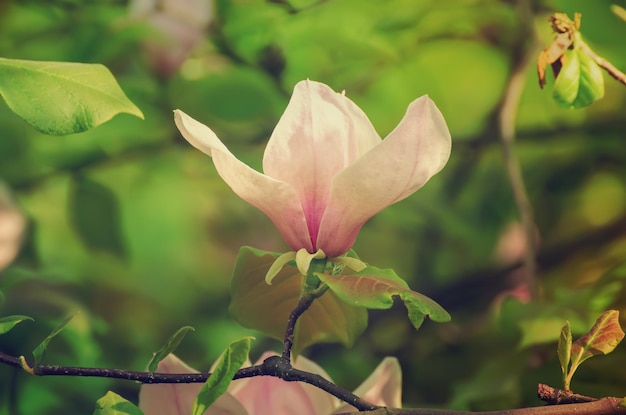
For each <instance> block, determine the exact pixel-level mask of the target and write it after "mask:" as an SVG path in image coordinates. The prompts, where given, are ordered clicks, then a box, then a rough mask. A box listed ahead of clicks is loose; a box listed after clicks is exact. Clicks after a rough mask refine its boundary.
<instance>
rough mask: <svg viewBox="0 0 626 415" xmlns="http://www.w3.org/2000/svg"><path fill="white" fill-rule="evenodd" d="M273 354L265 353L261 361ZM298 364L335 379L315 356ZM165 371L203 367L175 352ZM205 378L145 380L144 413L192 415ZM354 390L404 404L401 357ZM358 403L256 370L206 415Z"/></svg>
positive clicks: (312, 410)
mask: <svg viewBox="0 0 626 415" xmlns="http://www.w3.org/2000/svg"><path fill="white" fill-rule="evenodd" d="M271 355H273V353H265V354H264V355H263V356H261V358H260V359H259V361H258V362H257V363H256V364H260V363H261V362H263V360H265V359H266V358H268V357H269V356H271ZM294 367H296V368H298V369H300V370H305V371H307V372H310V373H314V374H318V375H320V376H323V377H324V378H326V379H330V378H329V376H328V374H327V373H326V372H325V371H324V369H322V368H321V367H319V366H318V365H317V364H315V363H314V362H312V361H311V360H309V359H307V358H305V357H302V356H299V357H298V358H297V359H296V361H295V362H294ZM157 372H159V373H181V374H182V373H197V372H196V371H195V370H194V369H192V368H190V367H189V366H187V365H186V364H185V363H183V362H182V361H181V360H180V359H179V358H178V357H176V356H175V355H173V354H170V355H168V356H167V357H166V358H165V359H164V360H162V361H161V362H160V363H159V367H158V369H157ZM201 388H202V384H193V383H191V384H174V383H171V384H157V385H147V384H146V385H142V386H141V390H140V391H139V408H140V409H141V410H142V411H143V413H144V415H188V414H190V413H192V409H193V403H194V400H195V399H196V396H197V395H198V393H199V392H200V389H201ZM354 393H355V394H356V395H358V396H360V397H362V398H363V399H365V400H366V401H368V402H370V403H372V404H374V405H379V406H387V407H390V408H398V407H400V406H401V405H402V401H401V393H402V374H401V371H400V365H399V364H398V361H397V360H396V359H395V358H391V357H387V358H385V359H384V360H383V361H382V362H381V363H380V364H379V365H378V367H377V368H376V369H375V370H374V372H372V374H371V375H370V376H369V377H368V378H367V380H366V381H365V382H363V384H362V385H361V386H359V387H358V388H357V389H356V390H355V391H354ZM354 410H356V409H355V408H352V407H351V406H349V405H347V404H343V405H342V404H341V403H340V401H339V400H338V399H336V398H334V397H333V396H332V395H329V394H328V393H326V392H324V391H322V390H321V389H318V388H316V387H314V386H311V385H309V384H306V383H302V382H286V381H283V380H282V379H278V378H275V377H271V376H256V377H252V378H245V379H238V380H235V381H233V382H232V383H231V384H230V386H229V388H228V391H227V392H226V393H225V394H224V395H222V396H220V397H219V398H218V399H217V401H215V403H214V404H213V405H211V407H210V408H209V409H208V410H207V412H205V415H291V414H298V415H330V414H332V413H341V412H347V411H354Z"/></svg>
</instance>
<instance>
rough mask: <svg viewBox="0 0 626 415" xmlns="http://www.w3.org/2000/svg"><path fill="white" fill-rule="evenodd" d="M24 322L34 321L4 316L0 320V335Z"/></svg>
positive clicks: (20, 317) (24, 317)
mask: <svg viewBox="0 0 626 415" xmlns="http://www.w3.org/2000/svg"><path fill="white" fill-rule="evenodd" d="M24 320H30V321H34V320H33V319H32V318H31V317H28V316H6V317H2V318H0V334H4V333H6V332H8V331H9V330H11V329H12V328H13V327H15V325H16V324H18V323H21V322H22V321H24Z"/></svg>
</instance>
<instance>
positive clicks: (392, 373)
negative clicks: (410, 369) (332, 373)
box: [335, 357, 402, 413]
mask: <svg viewBox="0 0 626 415" xmlns="http://www.w3.org/2000/svg"><path fill="white" fill-rule="evenodd" d="M354 393H355V394H356V395H357V396H360V397H361V398H363V399H365V400H366V401H368V402H370V403H372V404H374V405H379V406H386V407H389V408H401V407H402V370H401V369H400V364H399V363H398V359H396V358H395V357H386V358H385V359H383V361H382V362H380V364H379V365H378V367H377V368H376V369H374V371H373V372H372V374H371V375H370V376H369V377H368V378H367V379H366V380H365V381H364V382H363V383H362V384H361V385H360V386H359V387H358V388H356V389H355V391H354ZM355 410H356V408H353V407H352V406H350V405H347V404H346V405H343V406H342V407H341V408H339V409H337V410H336V411H335V413H341V412H351V411H355Z"/></svg>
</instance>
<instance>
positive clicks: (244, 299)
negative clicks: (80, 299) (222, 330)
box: [229, 247, 367, 355]
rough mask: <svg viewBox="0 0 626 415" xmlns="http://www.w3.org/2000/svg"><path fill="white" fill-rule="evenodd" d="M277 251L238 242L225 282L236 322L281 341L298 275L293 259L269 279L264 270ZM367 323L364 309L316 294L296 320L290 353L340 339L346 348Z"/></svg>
mask: <svg viewBox="0 0 626 415" xmlns="http://www.w3.org/2000/svg"><path fill="white" fill-rule="evenodd" d="M278 256H280V254H278V253H273V252H266V251H262V250H259V249H255V248H251V247H242V248H241V249H240V250H239V255H238V256H237V263H236V265H235V270H234V271H233V279H232V281H231V303H230V307H229V310H230V313H231V314H232V316H233V317H234V318H235V320H237V322H239V323H240V324H241V325H242V326H244V327H247V328H251V329H255V330H259V331H261V332H263V333H265V334H267V335H269V336H272V337H274V338H276V339H278V340H281V341H282V340H283V336H284V335H285V326H286V324H287V319H288V317H289V314H290V313H291V310H292V309H293V308H294V307H295V306H296V304H297V303H298V299H299V298H300V292H301V289H302V282H303V277H302V275H301V274H300V273H299V272H298V269H297V268H296V267H295V263H293V264H287V265H285V266H284V267H283V269H282V270H281V271H280V272H279V273H278V274H277V275H276V277H275V278H274V279H273V280H272V285H267V284H266V283H265V281H264V278H265V275H266V273H267V271H268V270H269V268H270V266H271V265H272V264H273V263H274V261H275V260H276V258H277V257H278ZM366 327H367V310H365V309H363V308H361V307H354V306H351V305H349V304H346V303H345V302H343V301H341V300H340V299H339V298H338V297H337V296H336V295H335V294H334V293H332V292H327V293H326V294H324V295H323V296H321V297H320V298H318V299H316V300H315V301H314V302H313V304H312V305H311V307H310V308H309V309H308V310H307V311H306V312H305V313H304V314H303V315H302V316H301V317H300V319H299V320H298V323H297V325H296V330H295V336H294V347H293V349H292V350H293V353H294V354H295V355H297V354H298V353H299V352H300V351H301V350H302V349H304V348H305V347H306V346H308V345H311V344H314V343H333V342H340V343H342V344H344V345H346V346H348V347H350V346H352V344H354V341H355V339H356V338H357V337H358V336H359V335H360V334H361V333H362V332H363V331H364V330H365V328H366Z"/></svg>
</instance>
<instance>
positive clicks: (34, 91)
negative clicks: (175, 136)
mask: <svg viewBox="0 0 626 415" xmlns="http://www.w3.org/2000/svg"><path fill="white" fill-rule="evenodd" d="M0 96H2V97H3V98H4V101H5V102H6V103H7V105H8V106H9V108H10V109H11V110H12V111H13V112H15V113H16V114H17V115H19V116H20V117H21V118H23V119H24V121H26V122H27V123H29V124H30V125H32V126H33V127H34V128H36V129H37V130H39V131H41V132H42V133H45V134H50V135H64V134H73V133H79V132H82V131H86V130H89V129H91V128H94V127H97V126H98V125H100V124H102V123H105V122H106V121H108V120H110V119H111V118H112V117H113V116H115V115H117V114H119V113H128V114H132V115H134V116H136V117H139V118H143V114H142V112H141V110H139V108H137V107H136V106H135V104H133V103H132V102H131V101H130V100H129V99H128V98H127V97H126V95H125V94H124V92H123V91H122V89H121V88H120V86H119V85H118V83H117V81H116V80H115V78H114V77H113V75H112V74H111V72H110V71H109V70H108V69H107V68H106V67H105V66H103V65H100V64H87V63H74V62H44V61H28V60H19V59H6V58H0Z"/></svg>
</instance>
